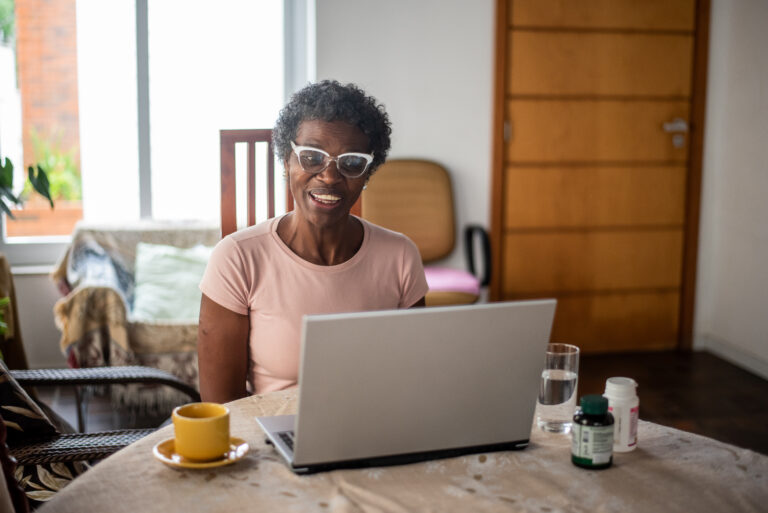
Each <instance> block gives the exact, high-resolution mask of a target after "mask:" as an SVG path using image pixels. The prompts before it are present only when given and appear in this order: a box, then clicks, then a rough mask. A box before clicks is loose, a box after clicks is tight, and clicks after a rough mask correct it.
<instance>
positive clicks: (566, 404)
mask: <svg viewBox="0 0 768 513" xmlns="http://www.w3.org/2000/svg"><path fill="white" fill-rule="evenodd" d="M578 377H579V348H578V347H576V346H572V345H570V344H549V345H548V346H547V357H546V362H545V364H544V370H543V371H542V372H541V386H540V388H539V399H538V402H537V404H536V424H537V425H538V426H539V429H541V430H543V431H548V432H550V433H570V431H571V422H572V421H573V412H574V410H575V409H576V385H577V382H578Z"/></svg>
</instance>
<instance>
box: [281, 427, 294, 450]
mask: <svg viewBox="0 0 768 513" xmlns="http://www.w3.org/2000/svg"><path fill="white" fill-rule="evenodd" d="M277 436H279V437H280V440H282V441H283V443H285V445H287V446H288V448H289V449H290V450H293V431H281V432H280V433H278V434H277Z"/></svg>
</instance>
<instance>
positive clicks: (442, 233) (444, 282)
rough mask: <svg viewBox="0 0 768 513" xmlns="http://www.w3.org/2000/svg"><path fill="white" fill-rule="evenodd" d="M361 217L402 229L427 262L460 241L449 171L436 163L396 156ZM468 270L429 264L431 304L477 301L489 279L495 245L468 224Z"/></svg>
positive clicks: (377, 179) (375, 179)
mask: <svg viewBox="0 0 768 513" xmlns="http://www.w3.org/2000/svg"><path fill="white" fill-rule="evenodd" d="M362 216H363V217H364V218H365V219H367V220H369V221H371V222H373V223H375V224H378V225H380V226H383V227H385V228H389V229H391V230H394V231H397V232H401V233H404V234H406V235H407V236H408V237H410V239H411V240H413V242H414V243H415V244H416V246H418V248H419V251H420V252H421V257H422V259H423V260H424V263H425V264H431V263H433V262H436V261H438V260H441V259H443V258H446V257H447V256H448V255H450V254H451V252H452V251H453V249H454V246H455V243H456V235H455V233H456V225H455V221H454V219H455V213H454V204H453V188H452V186H451V178H450V176H449V175H448V171H447V170H446V169H445V168H444V167H443V166H441V165H439V164H437V163H436V162H432V161H428V160H417V159H400V160H398V159H392V160H388V161H387V162H385V163H384V164H383V165H382V166H381V167H380V168H379V169H378V170H377V171H376V173H374V175H373V176H372V177H371V180H370V182H369V183H368V186H367V188H366V190H365V191H363V194H362ZM464 237H465V252H466V255H465V256H466V259H467V266H468V270H464V269H456V268H451V267H445V266H436V265H426V266H425V268H424V271H425V273H426V276H427V283H428V284H429V292H428V293H427V297H426V300H427V306H435V305H447V304H467V303H474V302H475V301H477V300H478V299H479V297H480V288H481V287H482V286H485V285H487V284H488V283H489V281H490V270H491V269H490V244H489V240H488V234H487V232H486V231H485V229H483V228H482V227H480V226H476V225H470V226H466V227H465V228H464ZM476 240H479V241H480V243H481V250H482V255H483V275H482V276H479V273H478V272H477V269H476V266H475V258H474V255H475V251H474V242H475V241H476Z"/></svg>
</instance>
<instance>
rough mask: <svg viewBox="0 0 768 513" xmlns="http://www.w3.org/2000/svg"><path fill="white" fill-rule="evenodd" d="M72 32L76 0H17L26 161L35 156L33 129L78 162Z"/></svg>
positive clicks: (76, 104) (75, 81) (75, 61)
mask: <svg viewBox="0 0 768 513" xmlns="http://www.w3.org/2000/svg"><path fill="white" fill-rule="evenodd" d="M76 34H77V32H76V22H75V0H16V44H17V52H18V53H17V62H18V73H19V86H20V89H21V104H22V105H21V109H22V130H23V134H24V142H23V147H24V163H25V165H28V164H31V163H32V162H34V161H35V160H36V156H35V155H34V146H33V144H32V139H31V137H30V129H33V128H34V130H36V131H37V133H38V134H39V135H40V136H42V137H44V138H47V139H48V140H49V141H51V142H52V143H53V142H56V141H58V143H59V149H60V150H62V151H65V152H67V151H69V150H70V149H72V148H75V149H76V156H77V160H78V161H79V142H80V138H79V121H78V103H77V37H76Z"/></svg>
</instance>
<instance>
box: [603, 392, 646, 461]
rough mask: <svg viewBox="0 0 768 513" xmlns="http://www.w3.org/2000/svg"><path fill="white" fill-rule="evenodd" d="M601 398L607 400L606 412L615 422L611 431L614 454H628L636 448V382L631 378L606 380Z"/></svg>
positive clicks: (638, 411) (638, 405)
mask: <svg viewBox="0 0 768 513" xmlns="http://www.w3.org/2000/svg"><path fill="white" fill-rule="evenodd" d="M603 397H605V398H606V399H608V411H610V412H611V413H612V414H613V418H614V421H615V424H614V431H613V450H614V452H629V451H633V450H635V448H636V447H637V419H638V414H639V413H640V399H638V397H637V382H636V381H635V380H634V379H632V378H608V380H606V382H605V393H604V394H603Z"/></svg>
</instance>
